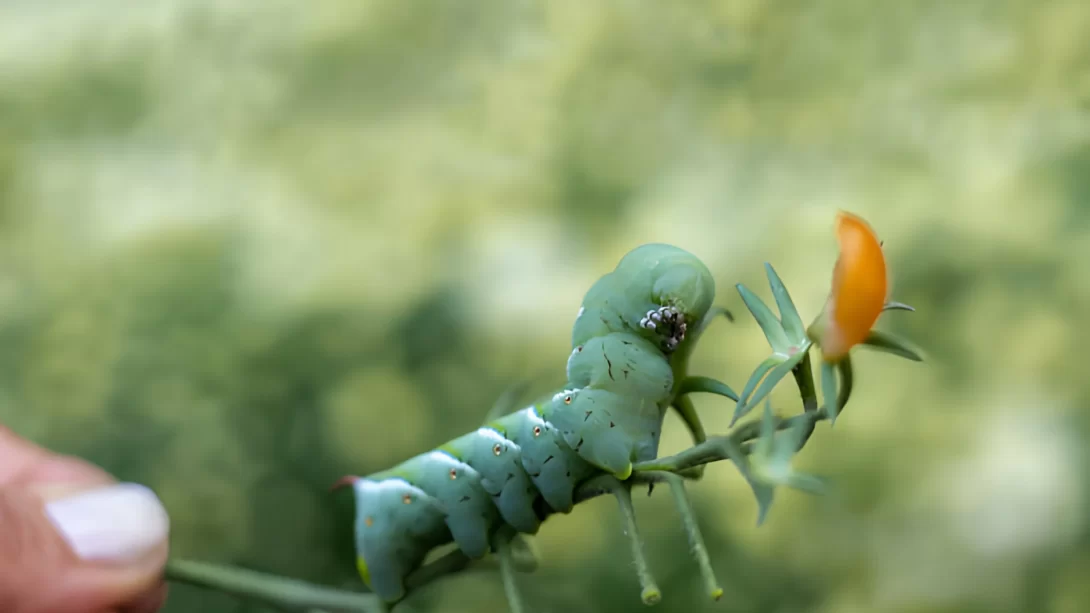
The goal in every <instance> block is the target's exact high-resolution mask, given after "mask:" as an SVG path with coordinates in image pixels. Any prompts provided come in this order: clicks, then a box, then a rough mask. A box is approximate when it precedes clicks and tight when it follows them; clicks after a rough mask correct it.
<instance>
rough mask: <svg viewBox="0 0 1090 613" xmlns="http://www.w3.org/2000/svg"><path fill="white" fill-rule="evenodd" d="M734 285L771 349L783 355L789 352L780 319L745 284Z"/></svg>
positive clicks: (788, 342) (785, 334)
mask: <svg viewBox="0 0 1090 613" xmlns="http://www.w3.org/2000/svg"><path fill="white" fill-rule="evenodd" d="M734 287H735V288H737V289H738V293H739V294H740V295H741V296H742V301H743V302H745V303H746V308H748V309H749V312H750V313H753V318H754V319H756V320H757V324H758V325H760V326H761V331H762V332H764V334H765V338H766V339H768V344H769V345H771V346H772V350H773V351H775V352H776V353H779V354H781V355H785V356H786V355H788V354H790V353H791V352H790V348H791V341H790V340H788V338H787V332H785V331H784V329H783V324H781V323H780V320H778V319H776V316H775V315H773V314H772V311H771V310H769V308H768V305H766V304H765V303H764V302H763V301H762V300H761V299H760V298H758V297H757V295H756V294H754V293H753V292H751V291H749V289H748V288H747V287H746V286H745V285H742V284H741V283H739V284H738V285H735V286H734Z"/></svg>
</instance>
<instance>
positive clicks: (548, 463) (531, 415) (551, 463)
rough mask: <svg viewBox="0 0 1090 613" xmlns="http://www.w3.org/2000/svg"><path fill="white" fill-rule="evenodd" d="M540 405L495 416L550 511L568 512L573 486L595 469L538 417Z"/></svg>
mask: <svg viewBox="0 0 1090 613" xmlns="http://www.w3.org/2000/svg"><path fill="white" fill-rule="evenodd" d="M540 409H541V405H535V406H530V407H528V408H526V409H523V410H521V411H518V412H516V413H512V414H510V415H507V416H505V417H503V418H502V419H500V420H499V424H501V425H502V426H503V427H504V428H505V429H506V431H507V433H508V436H509V437H510V438H511V440H512V441H513V442H514V443H515V444H516V445H518V446H519V454H520V457H521V461H522V468H523V469H524V470H525V471H526V475H527V476H528V477H529V479H530V482H531V483H533V485H534V487H535V488H536V489H537V493H538V494H539V495H540V496H541V498H542V500H544V502H545V504H546V505H548V509H549V510H550V511H553V512H556V513H565V514H566V513H570V512H571V510H572V507H574V506H575V502H574V493H575V488H576V487H578V486H579V484H580V483H582V482H583V481H585V480H586V479H588V478H590V477H591V476H593V475H595V474H597V473H598V471H597V469H595V468H594V467H593V466H591V465H590V464H588V463H587V462H586V461H585V460H583V458H582V457H580V456H579V454H577V453H575V451H573V450H572V448H571V447H569V446H568V445H567V443H566V442H565V441H564V439H563V438H562V437H561V435H560V431H559V430H557V428H556V426H554V425H553V424H551V423H549V422H548V421H546V420H545V419H543V418H542V416H541V413H540Z"/></svg>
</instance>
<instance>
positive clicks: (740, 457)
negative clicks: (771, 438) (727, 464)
mask: <svg viewBox="0 0 1090 613" xmlns="http://www.w3.org/2000/svg"><path fill="white" fill-rule="evenodd" d="M723 446H724V449H725V451H726V452H727V457H728V458H730V460H731V462H734V465H735V466H737V467H738V472H740V473H742V477H743V478H744V479H745V480H746V483H748V484H749V487H750V489H752V490H753V496H754V498H756V499H757V526H758V527H760V526H761V524H763V523H764V522H765V519H766V518H767V517H768V511H769V509H771V508H772V502H773V500H774V498H775V494H776V489H775V488H774V487H772V486H770V485H768V484H767V483H763V482H762V481H760V480H758V479H755V478H754V476H753V472H752V471H751V470H750V466H749V458H748V457H746V454H745V453H743V452H742V450H741V449H739V448H738V443H735V442H734V441H733V440H732V439H730V438H726V439H724V441H723Z"/></svg>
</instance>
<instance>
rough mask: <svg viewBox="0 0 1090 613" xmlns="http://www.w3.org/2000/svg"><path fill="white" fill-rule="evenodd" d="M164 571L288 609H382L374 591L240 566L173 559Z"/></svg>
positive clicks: (181, 580)
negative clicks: (336, 586)
mask: <svg viewBox="0 0 1090 613" xmlns="http://www.w3.org/2000/svg"><path fill="white" fill-rule="evenodd" d="M164 574H165V577H166V579H167V580H168V581H175V582H179V583H187V584H189V585H194V586H198V587H203V588H209V589H213V590H216V591H219V592H223V593H227V594H231V595H234V596H239V597H243V598H248V599H251V600H258V601H261V602H264V603H266V604H269V605H273V606H276V607H279V608H283V609H288V610H297V611H303V610H307V609H321V610H324V611H330V612H336V613H341V612H345V613H347V612H363V613H380V612H381V611H384V607H383V605H382V603H381V602H380V601H379V599H378V598H377V597H376V596H375V595H373V594H364V593H356V592H349V591H344V590H337V589H333V588H326V587H321V586H317V585H313V584H310V583H306V582H304V581H299V580H296V579H288V578H285V577H278V576H275V575H267V574H264V573H259V572H256V571H251V570H245V569H242V568H234V567H229V566H220V565H216V564H208V563H205V562H194V561H190V560H178V559H172V560H170V561H169V562H167V566H166V570H165V573H164Z"/></svg>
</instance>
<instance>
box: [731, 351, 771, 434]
mask: <svg viewBox="0 0 1090 613" xmlns="http://www.w3.org/2000/svg"><path fill="white" fill-rule="evenodd" d="M783 360H784V358H783V356H779V355H772V356H769V357H767V358H765V360H764V361H763V362H761V363H760V364H758V365H757V368H755V369H754V370H753V374H751V375H750V376H749V380H748V381H746V386H745V387H743V388H742V396H741V398H740V399H739V400H738V406H736V407H735V408H734V419H732V420H731V422H730V424H731V425H732V426H733V425H734V422H736V421H738V419H739V418H741V417H742V415H743V413H741V412H740V411H742V409H745V408H746V401H747V400H748V399H749V396H750V395H751V394H752V393H753V390H755V389H757V385H758V384H759V383H760V382H761V379H763V378H764V376H765V375H766V374H768V371H770V370H772V369H773V368H775V367H776V365H777V364H782V363H783Z"/></svg>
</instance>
